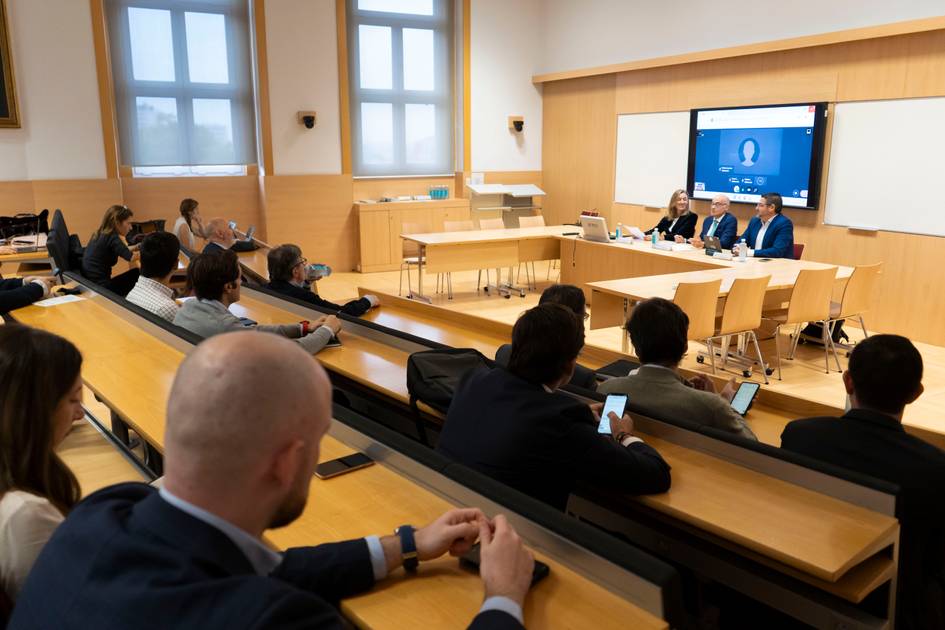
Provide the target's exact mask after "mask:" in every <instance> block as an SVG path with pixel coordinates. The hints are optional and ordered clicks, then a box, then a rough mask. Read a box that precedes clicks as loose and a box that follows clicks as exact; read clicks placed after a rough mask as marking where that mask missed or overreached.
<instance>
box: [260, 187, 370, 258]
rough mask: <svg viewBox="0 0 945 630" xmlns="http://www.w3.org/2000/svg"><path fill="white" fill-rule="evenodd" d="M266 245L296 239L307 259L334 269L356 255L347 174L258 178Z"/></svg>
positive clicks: (356, 225) (356, 227)
mask: <svg viewBox="0 0 945 630" xmlns="http://www.w3.org/2000/svg"><path fill="white" fill-rule="evenodd" d="M263 187H264V191H263V194H264V195H265V209H266V214H265V217H264V218H265V221H264V223H265V225H266V230H267V235H268V242H269V243H270V244H271V245H279V244H282V243H295V244H296V245H298V246H299V247H301V248H302V251H303V252H305V257H306V258H308V259H309V260H310V261H312V262H324V263H327V264H329V265H331V266H332V267H334V268H335V269H336V270H338V271H349V270H351V269H354V267H355V265H356V264H357V261H358V251H359V250H358V219H357V216H356V214H355V211H354V209H353V208H352V204H351V190H352V181H351V175H347V174H341V175H280V176H276V177H266V178H265V179H264V180H263Z"/></svg>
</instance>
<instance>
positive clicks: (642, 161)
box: [614, 111, 689, 207]
mask: <svg viewBox="0 0 945 630" xmlns="http://www.w3.org/2000/svg"><path fill="white" fill-rule="evenodd" d="M616 162H617V165H616V172H615V177H614V201H616V202H617V203H635V204H642V205H645V206H657V207H662V206H665V205H666V204H668V203H669V198H670V196H671V195H672V194H673V191H674V190H676V189H678V188H685V187H686V175H687V171H688V168H689V112H688V111H686V112H668V113H660V114H621V115H619V116H617V160H616Z"/></svg>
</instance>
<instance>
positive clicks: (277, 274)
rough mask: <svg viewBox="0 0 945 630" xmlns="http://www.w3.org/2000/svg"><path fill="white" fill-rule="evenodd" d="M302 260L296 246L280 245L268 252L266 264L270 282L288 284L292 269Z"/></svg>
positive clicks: (300, 251) (299, 250)
mask: <svg viewBox="0 0 945 630" xmlns="http://www.w3.org/2000/svg"><path fill="white" fill-rule="evenodd" d="M301 259H302V250H301V249H299V247H298V245H291V244H289V245H280V246H279V247H274V248H273V249H270V250H269V254H267V255H266V262H267V263H268V265H269V281H270V282H288V281H289V280H291V279H292V269H293V268H294V267H295V266H296V265H297V264H298V263H299V260H301Z"/></svg>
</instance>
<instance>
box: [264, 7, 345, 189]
mask: <svg viewBox="0 0 945 630" xmlns="http://www.w3.org/2000/svg"><path fill="white" fill-rule="evenodd" d="M266 51H267V53H268V55H269V107H270V113H271V118H272V153H273V167H274V168H275V171H276V173H275V174H276V175H305V174H323V173H327V174H332V173H340V172H341V135H340V129H341V120H340V117H339V109H338V34H337V26H336V20H335V3H334V0H269V2H266ZM301 110H305V111H312V110H313V111H315V112H317V113H318V121H317V123H316V125H315V128H314V129H306V128H305V127H304V126H302V125H301V124H299V123H298V121H297V119H296V112H298V111H301Z"/></svg>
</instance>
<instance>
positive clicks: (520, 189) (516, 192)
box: [505, 184, 545, 197]
mask: <svg viewBox="0 0 945 630" xmlns="http://www.w3.org/2000/svg"><path fill="white" fill-rule="evenodd" d="M505 193H506V194H507V195H512V196H513V197H543V196H544V195H545V191H544V190H542V189H541V188H539V187H538V186H536V185H535V184H507V185H506V187H505Z"/></svg>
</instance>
